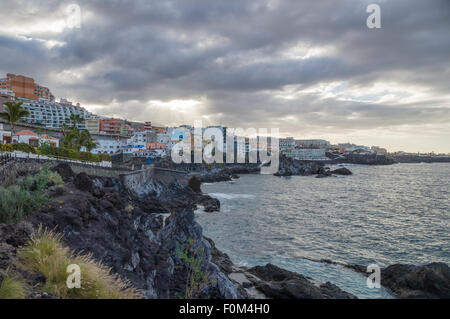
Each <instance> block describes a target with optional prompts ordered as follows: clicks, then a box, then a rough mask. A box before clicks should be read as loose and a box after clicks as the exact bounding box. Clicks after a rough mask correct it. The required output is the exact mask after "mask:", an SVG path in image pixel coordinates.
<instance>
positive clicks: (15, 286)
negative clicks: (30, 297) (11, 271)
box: [0, 275, 26, 299]
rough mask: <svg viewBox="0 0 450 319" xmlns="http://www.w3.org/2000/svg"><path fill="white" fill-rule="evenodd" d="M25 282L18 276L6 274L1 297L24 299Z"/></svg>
mask: <svg viewBox="0 0 450 319" xmlns="http://www.w3.org/2000/svg"><path fill="white" fill-rule="evenodd" d="M25 296H26V293H25V284H24V283H23V281H22V280H20V279H19V278H17V277H16V276H11V275H8V276H6V277H5V278H4V279H3V281H2V282H1V284H0V299H24V298H25Z"/></svg>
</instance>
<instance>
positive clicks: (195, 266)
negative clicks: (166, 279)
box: [175, 238, 213, 299]
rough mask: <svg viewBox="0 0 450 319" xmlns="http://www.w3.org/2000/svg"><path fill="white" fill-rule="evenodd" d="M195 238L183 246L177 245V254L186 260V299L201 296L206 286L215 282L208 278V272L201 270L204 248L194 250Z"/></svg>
mask: <svg viewBox="0 0 450 319" xmlns="http://www.w3.org/2000/svg"><path fill="white" fill-rule="evenodd" d="M193 245H194V240H193V239H192V238H189V239H188V241H187V245H186V246H185V247H184V248H181V247H179V246H178V245H177V248H176V251H175V253H176V255H177V256H178V257H179V258H181V260H183V261H184V263H185V264H186V267H187V278H186V287H185V288H186V290H185V295H184V299H196V298H198V297H199V296H200V293H201V291H202V289H203V288H204V287H205V286H209V285H211V284H212V283H213V282H212V281H211V280H209V279H208V274H206V273H204V272H203V271H202V270H201V266H202V264H203V261H204V258H203V253H204V250H203V248H201V249H200V251H198V252H194V251H192V250H193V249H192V246H193Z"/></svg>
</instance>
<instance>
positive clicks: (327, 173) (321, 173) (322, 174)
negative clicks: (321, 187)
mask: <svg viewBox="0 0 450 319" xmlns="http://www.w3.org/2000/svg"><path fill="white" fill-rule="evenodd" d="M330 176H332V174H331V171H330V169H329V168H328V167H321V168H319V171H318V173H317V176H316V177H317V178H323V177H330Z"/></svg>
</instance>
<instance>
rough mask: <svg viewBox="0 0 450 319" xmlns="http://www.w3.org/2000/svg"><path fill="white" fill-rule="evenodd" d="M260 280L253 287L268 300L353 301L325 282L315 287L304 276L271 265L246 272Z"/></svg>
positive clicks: (351, 296) (348, 295)
mask: <svg viewBox="0 0 450 319" xmlns="http://www.w3.org/2000/svg"><path fill="white" fill-rule="evenodd" d="M248 272H249V273H251V274H253V275H255V276H256V277H258V278H260V279H261V281H257V282H256V283H255V286H256V288H257V289H258V290H260V291H261V292H262V293H264V294H265V295H266V296H267V297H269V298H276V299H355V298H356V297H355V296H353V295H352V294H349V293H347V292H345V291H343V290H341V289H340V288H339V287H337V286H335V285H333V284H331V283H329V282H327V283H325V284H322V285H320V286H319V287H317V286H316V285H314V284H313V283H312V281H310V280H309V279H308V278H306V277H305V276H302V275H300V274H297V273H294V272H291V271H288V270H285V269H282V268H279V267H277V266H274V265H272V264H267V265H266V266H256V267H253V268H250V269H249V270H248Z"/></svg>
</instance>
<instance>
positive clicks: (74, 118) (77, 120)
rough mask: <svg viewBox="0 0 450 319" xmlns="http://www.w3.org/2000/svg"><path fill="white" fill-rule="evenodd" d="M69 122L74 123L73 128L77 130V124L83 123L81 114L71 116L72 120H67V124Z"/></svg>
mask: <svg viewBox="0 0 450 319" xmlns="http://www.w3.org/2000/svg"><path fill="white" fill-rule="evenodd" d="M69 120H70V122H72V127H73V128H76V127H77V124H81V123H83V118H82V117H81V116H80V115H79V114H70V118H69V119H66V122H67V121H69Z"/></svg>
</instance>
